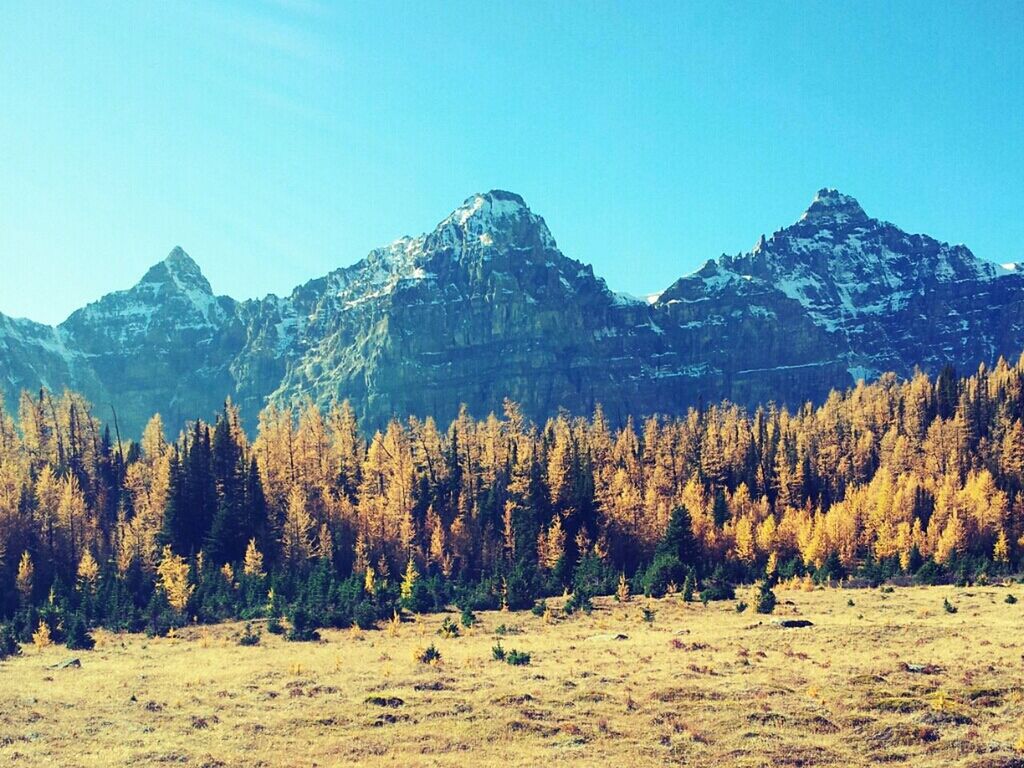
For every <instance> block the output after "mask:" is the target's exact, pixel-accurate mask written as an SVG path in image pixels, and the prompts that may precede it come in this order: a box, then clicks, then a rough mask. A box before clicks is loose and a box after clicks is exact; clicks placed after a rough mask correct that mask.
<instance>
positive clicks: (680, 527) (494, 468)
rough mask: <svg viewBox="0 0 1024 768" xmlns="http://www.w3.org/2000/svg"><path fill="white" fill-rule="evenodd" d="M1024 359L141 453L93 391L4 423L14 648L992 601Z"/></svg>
mask: <svg viewBox="0 0 1024 768" xmlns="http://www.w3.org/2000/svg"><path fill="white" fill-rule="evenodd" d="M1022 384H1024V358H1022V360H1021V361H1018V362H1017V363H1016V365H1013V364H1011V363H1008V362H1007V361H1005V360H1003V359H1000V360H999V361H998V362H997V363H996V365H995V366H994V367H991V368H989V367H987V366H985V365H982V366H980V367H979V369H978V370H977V372H975V373H974V374H973V375H971V376H969V377H964V378H961V377H958V376H957V374H956V372H955V371H953V370H952V369H949V368H947V369H945V370H943V371H942V372H941V373H940V374H939V375H938V376H937V377H934V378H930V377H929V376H927V375H925V374H923V373H918V374H916V375H915V376H913V377H912V378H911V379H909V380H899V379H898V378H897V377H896V376H894V375H892V374H886V375H883V376H881V377H880V378H879V379H878V380H876V381H875V382H873V383H870V384H865V383H863V382H861V383H859V384H858V385H857V386H856V387H854V388H852V389H850V390H848V391H846V392H833V393H832V394H831V395H830V396H829V397H828V399H827V401H825V402H824V403H822V404H820V405H818V406H816V407H815V406H813V405H811V404H807V405H805V406H804V407H801V408H799V409H796V410H788V409H786V408H777V407H775V406H773V405H765V406H763V407H759V408H757V409H756V410H755V411H753V412H752V413H751V412H748V411H745V410H744V409H742V408H740V407H738V406H735V405H732V404H729V403H726V402H723V403H721V404H716V405H712V406H709V407H705V408H702V409H699V410H697V409H694V410H690V411H689V413H687V414H686V416H685V417H679V418H664V417H651V418H648V419H646V420H645V421H643V422H642V423H634V422H633V421H627V422H626V423H624V424H621V425H615V426H613V425H610V424H609V423H608V421H607V420H606V418H605V416H604V415H603V413H602V411H601V409H600V407H598V408H597V409H596V410H595V412H594V413H593V415H592V417H590V418H582V417H573V416H570V415H569V414H566V413H563V414H561V415H559V416H557V417H556V418H552V419H550V420H548V421H547V423H545V424H543V425H537V424H533V423H531V422H530V421H529V420H528V419H527V418H525V417H524V415H523V414H522V412H521V410H520V408H519V407H518V406H517V405H516V404H515V403H513V402H510V401H506V403H505V405H504V409H503V413H502V414H501V415H500V416H499V415H496V414H491V415H489V416H487V418H485V419H483V420H482V421H481V420H475V419H474V418H473V417H472V416H471V415H470V414H469V413H467V412H466V411H465V409H463V411H462V412H461V413H460V415H459V416H458V418H456V419H455V420H454V421H453V422H452V423H451V424H449V425H447V426H446V427H442V426H439V425H438V424H436V423H435V422H434V420H433V419H430V418H426V419H424V420H420V419H418V418H415V417H410V418H408V419H407V420H405V421H400V420H397V419H396V420H393V421H391V422H390V424H389V425H388V426H387V428H386V429H385V430H383V431H379V432H376V433H375V434H373V435H363V434H362V433H361V431H360V429H359V425H358V423H357V420H356V418H355V417H354V415H353V412H352V410H351V409H350V408H349V407H348V405H347V403H344V402H342V403H337V404H335V405H333V406H332V407H331V408H329V409H326V410H322V409H319V408H318V407H316V406H315V405H314V404H312V403H310V402H307V403H305V404H302V405H300V406H297V407H295V408H291V409H290V408H282V407H279V406H277V405H270V406H268V407H266V408H265V409H264V410H263V412H262V413H261V414H260V416H259V425H258V429H257V430H256V433H255V435H254V436H250V435H248V434H247V433H246V431H245V430H244V429H243V427H242V424H241V419H240V416H239V412H238V410H237V409H236V408H235V407H234V406H233V405H232V404H231V402H230V401H229V402H227V403H225V405H224V408H223V412H222V413H221V414H220V415H219V416H218V418H217V419H216V420H215V422H214V423H206V422H204V421H196V422H194V423H191V424H189V425H188V426H187V427H186V428H185V429H184V430H183V431H182V432H181V433H180V434H179V435H177V436H176V437H174V438H173V439H168V437H167V436H166V435H165V431H166V430H165V426H164V424H163V422H162V421H161V418H160V416H158V415H157V416H154V417H153V418H152V420H151V421H150V422H149V425H148V426H147V427H146V429H145V432H144V433H143V434H142V436H141V439H140V440H137V441H136V440H120V439H118V437H117V430H116V428H115V429H114V432H113V435H112V432H111V428H110V425H106V426H104V425H102V424H101V423H100V420H99V418H98V416H97V415H96V413H95V412H94V410H93V408H92V407H91V406H90V404H89V403H87V402H86V401H85V400H84V399H83V398H82V397H81V396H79V395H77V394H75V393H71V392H65V393H63V394H62V395H60V396H57V395H54V394H51V393H49V392H47V391H45V390H43V391H40V392H37V393H28V392H24V393H22V396H21V398H20V402H19V403H18V405H17V413H16V415H15V414H13V413H11V412H10V411H8V410H4V409H3V407H2V404H0V624H2V627H3V628H2V629H0V654H2V648H3V647H4V646H5V645H6V646H7V647H13V646H14V645H15V644H16V643H17V642H27V641H28V640H30V639H32V638H33V637H35V639H36V641H37V643H38V642H44V643H45V642H50V641H52V642H67V643H68V645H69V646H70V647H88V643H89V642H90V636H89V630H90V629H91V628H94V627H98V626H102V627H106V628H109V629H113V630H126V631H146V632H149V633H153V634H165V633H167V632H168V631H171V630H172V629H174V628H175V627H179V626H182V625H184V624H187V623H192V622H200V623H206V622H218V621H223V620H229V619H238V618H241V619H254V618H260V617H267V618H269V619H270V625H269V627H270V628H271V631H274V630H275V629H276V630H278V631H283V627H282V625H281V619H286V620H287V624H288V627H289V629H288V631H289V637H290V638H292V639H299V640H301V639H309V638H312V637H315V635H316V629H317V628H321V627H345V626H349V625H352V624H355V625H358V626H360V627H364V628H370V627H374V626H376V625H377V624H378V622H383V621H388V620H392V619H394V618H395V617H396V616H398V615H399V614H400V613H401V612H402V611H411V612H429V611H433V610H442V609H444V608H445V607H446V606H449V605H452V604H454V605H457V606H459V607H460V608H462V609H463V610H464V611H468V612H471V611H473V610H484V609H495V608H507V609H510V610H520V609H527V608H530V607H533V606H535V605H536V604H537V601H539V600H542V599H543V598H545V597H547V596H554V595H563V594H564V595H567V596H569V603H568V605H567V608H568V609H569V610H573V609H575V608H579V609H583V610H586V609H587V607H588V604H589V599H590V598H591V597H593V596H596V595H599V594H612V593H614V592H615V591H616V590H622V589H632V590H633V591H634V592H637V593H640V592H643V593H646V594H649V595H655V596H660V595H663V594H664V593H666V592H672V591H675V590H677V589H678V590H680V591H684V592H685V594H686V596H687V597H688V598H689V597H690V596H691V595H693V593H694V592H695V591H696V592H697V593H698V594H699V595H700V596H701V597H702V599H705V600H707V599H715V598H716V597H718V596H724V595H730V594H731V585H733V584H738V583H749V582H753V581H755V580H759V579H764V580H766V581H774V580H777V579H794V578H803V579H812V580H814V581H818V582H821V581H835V580H842V579H846V578H851V577H856V578H863V579H867V580H868V581H869V582H870V583H879V582H880V581H882V580H885V579H887V578H891V577H896V576H904V577H912V578H914V579H916V580H917V581H918V582H920V583H943V582H950V581H957V582H976V581H980V580H984V579H986V578H989V577H992V576H995V575H998V574H1000V573H1007V572H1010V571H1012V570H1013V569H1014V568H1015V567H1016V566H1017V565H1018V563H1019V558H1020V552H1021V547H1022V546H1024V537H1022V534H1024V515H1022V505H1024V495H1022V492H1021V491H1022V488H1024V425H1022V418H1024V386H1022Z"/></svg>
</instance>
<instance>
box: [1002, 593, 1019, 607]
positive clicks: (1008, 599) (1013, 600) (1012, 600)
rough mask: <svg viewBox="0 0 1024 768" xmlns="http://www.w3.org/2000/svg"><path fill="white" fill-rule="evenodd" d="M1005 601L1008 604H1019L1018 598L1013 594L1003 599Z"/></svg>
mask: <svg viewBox="0 0 1024 768" xmlns="http://www.w3.org/2000/svg"><path fill="white" fill-rule="evenodd" d="M1003 602H1004V603H1006V604H1007V605H1016V604H1017V598H1016V597H1014V596H1013V595H1007V596H1006V599H1005V600H1003Z"/></svg>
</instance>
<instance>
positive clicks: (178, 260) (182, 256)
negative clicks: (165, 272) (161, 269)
mask: <svg viewBox="0 0 1024 768" xmlns="http://www.w3.org/2000/svg"><path fill="white" fill-rule="evenodd" d="M164 262H165V263H167V264H176V265H186V266H195V265H196V263H195V261H194V260H193V259H192V257H191V256H189V255H188V254H187V253H185V249H184V248H182V247H181V246H180V245H176V246H174V247H173V248H172V249H171V252H170V253H168V254H167V256H166V257H165V258H164Z"/></svg>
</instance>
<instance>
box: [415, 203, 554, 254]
mask: <svg viewBox="0 0 1024 768" xmlns="http://www.w3.org/2000/svg"><path fill="white" fill-rule="evenodd" d="M434 236H435V240H436V241H437V242H438V243H440V244H443V245H451V244H453V243H454V242H455V241H458V242H459V243H460V244H464V245H465V246H468V247H471V248H477V247H481V248H488V247H503V246H510V245H511V246H513V247H530V246H533V245H539V246H540V247H542V248H544V249H551V250H554V249H555V248H557V245H556V244H555V239H554V238H553V237H552V236H551V232H550V231H549V230H548V227H547V224H546V223H545V222H544V219H543V218H541V217H540V216H537V215H536V214H534V213H533V211H531V210H530V207H529V206H528V205H527V204H526V201H525V200H523V198H522V197H520V196H519V195H517V194H515V193H514V192H507V191H505V190H502V189H492V190H491V191H490V192H482V193H480V194H476V195H473V196H472V197H469V198H466V200H465V202H463V204H462V205H460V206H459V207H458V208H456V209H455V210H454V211H452V212H451V214H450V215H449V216H448V217H447V218H446V219H445V220H444V221H442V222H441V223H440V224H439V225H438V227H437V229H436V230H435V232H434Z"/></svg>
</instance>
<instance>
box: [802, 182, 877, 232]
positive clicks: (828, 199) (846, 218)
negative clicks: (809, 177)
mask: <svg viewBox="0 0 1024 768" xmlns="http://www.w3.org/2000/svg"><path fill="white" fill-rule="evenodd" d="M867 220H868V215H867V214H866V213H864V209H863V208H861V207H860V203H858V202H857V200H856V199H855V198H854V197H851V196H850V195H846V194H843V193H842V192H840V191H839V190H838V189H833V188H831V187H826V188H823V189H819V190H818V194H816V195H815V196H814V200H812V201H811V204H810V206H809V207H808V208H807V210H806V211H804V214H803V215H802V216H801V217H800V221H805V222H809V223H812V224H818V225H824V224H826V223H829V222H834V223H837V224H849V223H857V222H863V221H867Z"/></svg>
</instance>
